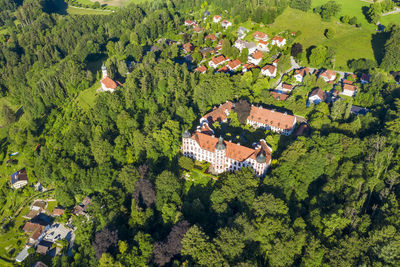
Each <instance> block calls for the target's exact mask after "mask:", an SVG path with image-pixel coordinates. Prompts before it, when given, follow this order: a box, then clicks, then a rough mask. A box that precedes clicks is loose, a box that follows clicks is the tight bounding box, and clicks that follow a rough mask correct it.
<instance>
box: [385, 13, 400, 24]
mask: <svg viewBox="0 0 400 267" xmlns="http://www.w3.org/2000/svg"><path fill="white" fill-rule="evenodd" d="M380 22H381V24H382V25H386V26H387V25H389V24H390V23H395V24H399V25H400V13H398V14H392V15H388V16H384V17H381V19H380Z"/></svg>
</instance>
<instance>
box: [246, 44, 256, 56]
mask: <svg viewBox="0 0 400 267" xmlns="http://www.w3.org/2000/svg"><path fill="white" fill-rule="evenodd" d="M245 48H247V50H249V55H251V54H253V53H254V52H256V50H257V45H256V44H255V43H254V42H246V44H245Z"/></svg>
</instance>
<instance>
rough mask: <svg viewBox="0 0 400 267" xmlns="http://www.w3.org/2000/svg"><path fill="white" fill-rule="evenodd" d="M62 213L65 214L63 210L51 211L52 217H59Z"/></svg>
mask: <svg viewBox="0 0 400 267" xmlns="http://www.w3.org/2000/svg"><path fill="white" fill-rule="evenodd" d="M64 212H65V210H64V209H60V208H55V209H54V210H53V215H55V216H61V215H63V214H64Z"/></svg>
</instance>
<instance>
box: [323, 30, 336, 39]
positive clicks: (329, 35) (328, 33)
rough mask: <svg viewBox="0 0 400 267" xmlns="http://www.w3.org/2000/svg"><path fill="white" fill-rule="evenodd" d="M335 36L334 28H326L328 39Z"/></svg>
mask: <svg viewBox="0 0 400 267" xmlns="http://www.w3.org/2000/svg"><path fill="white" fill-rule="evenodd" d="M334 36H335V31H334V30H333V29H326V30H325V37H326V38H328V39H332V38H333V37H334Z"/></svg>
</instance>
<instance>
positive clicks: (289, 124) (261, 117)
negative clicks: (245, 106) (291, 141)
mask: <svg viewBox="0 0 400 267" xmlns="http://www.w3.org/2000/svg"><path fill="white" fill-rule="evenodd" d="M247 124H249V125H251V126H253V127H255V128H262V129H266V130H271V131H273V132H277V133H279V134H283V135H290V134H291V133H292V132H293V129H294V128H295V126H296V117H295V116H293V115H289V114H287V113H286V112H285V113H282V112H278V111H275V110H271V109H265V108H262V107H261V106H260V107H256V106H254V105H252V106H251V109H250V115H249V117H248V118H247Z"/></svg>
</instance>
